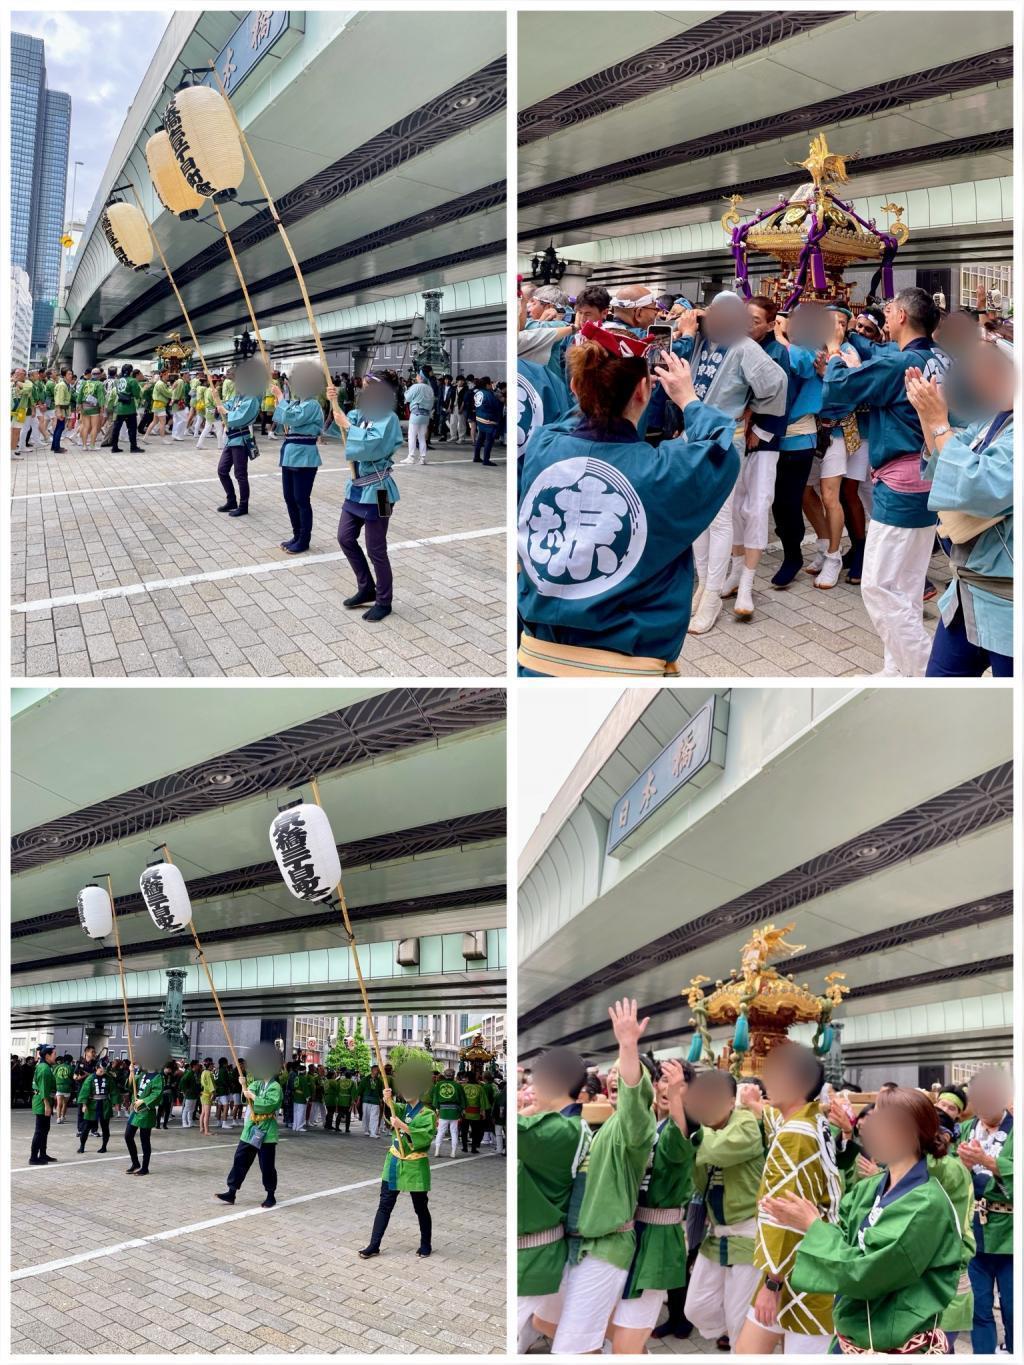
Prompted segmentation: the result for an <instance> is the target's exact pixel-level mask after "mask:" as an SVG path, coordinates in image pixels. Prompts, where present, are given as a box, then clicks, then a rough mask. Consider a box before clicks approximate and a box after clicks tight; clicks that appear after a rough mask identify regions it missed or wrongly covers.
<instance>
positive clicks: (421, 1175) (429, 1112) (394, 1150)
mask: <svg viewBox="0 0 1024 1365" xmlns="http://www.w3.org/2000/svg"><path fill="white" fill-rule="evenodd" d="M392 1107H393V1109H394V1111H395V1117H396V1118H400V1119H403V1120H404V1121H405V1122H406V1123H407V1124H408V1125H409V1131H408V1133H399V1132H394V1130H392V1132H393V1137H392V1140H391V1149H390V1151H389V1152H388V1154H387V1156H386V1157H385V1158H384V1170H383V1171H382V1172H381V1177H380V1178H381V1180H383V1181H384V1183H385V1184H386V1185H387V1186H388V1187H389V1188H390V1189H392V1190H405V1191H408V1192H410V1193H411V1192H413V1191H415V1192H419V1191H421V1190H429V1189H430V1161H429V1160H428V1153H429V1151H430V1144H431V1143H432V1142H433V1140H434V1134H435V1133H436V1132H437V1115H436V1114H435V1113H434V1111H433V1109H429V1108H428V1107H427V1106H426V1105H425V1104H424V1103H423V1101H422V1100H417V1101H416V1104H414V1105H412V1104H406V1103H403V1102H402V1101H401V1100H395V1101H393V1104H392ZM413 1111H414V1112H413Z"/></svg>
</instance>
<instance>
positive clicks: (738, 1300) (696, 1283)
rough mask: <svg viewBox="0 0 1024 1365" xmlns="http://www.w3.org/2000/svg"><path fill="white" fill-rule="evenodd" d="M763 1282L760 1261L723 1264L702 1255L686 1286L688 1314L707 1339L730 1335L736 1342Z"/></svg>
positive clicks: (698, 1258) (686, 1310) (696, 1262)
mask: <svg viewBox="0 0 1024 1365" xmlns="http://www.w3.org/2000/svg"><path fill="white" fill-rule="evenodd" d="M760 1282H761V1272H760V1270H758V1268H757V1266H756V1265H719V1264H718V1263H717V1261H712V1260H710V1259H709V1257H707V1256H698V1257H697V1259H696V1261H695V1262H694V1264H693V1272H692V1274H691V1275H690V1284H689V1287H688V1288H687V1290H686V1308H685V1310H684V1311H685V1313H686V1316H687V1317H688V1318H689V1319H690V1321H691V1322H692V1323H693V1325H694V1327H696V1329H697V1331H698V1332H699V1333H700V1334H701V1336H702V1337H704V1338H705V1340H707V1341H717V1340H718V1338H719V1337H722V1336H728V1338H729V1340H730V1341H731V1342H733V1343H735V1341H736V1338H737V1337H738V1336H739V1334H740V1329H741V1328H742V1326H743V1323H744V1321H745V1320H746V1316H747V1309H748V1308H749V1307H750V1304H751V1302H752V1300H753V1297H754V1295H755V1294H756V1293H757V1288H758V1285H759V1284H760Z"/></svg>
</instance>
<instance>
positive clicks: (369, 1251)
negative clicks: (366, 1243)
mask: <svg viewBox="0 0 1024 1365" xmlns="http://www.w3.org/2000/svg"><path fill="white" fill-rule="evenodd" d="M358 1255H359V1257H360V1259H361V1260H363V1261H368V1260H369V1259H370V1257H371V1256H379V1255H380V1247H363V1249H362V1251H360V1252H359V1253H358Z"/></svg>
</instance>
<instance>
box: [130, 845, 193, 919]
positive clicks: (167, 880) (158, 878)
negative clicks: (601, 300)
mask: <svg viewBox="0 0 1024 1365" xmlns="http://www.w3.org/2000/svg"><path fill="white" fill-rule="evenodd" d="M139 890H140V891H141V892H142V899H143V900H144V901H145V902H146V909H147V910H148V911H149V916H150V919H152V921H153V923H154V924H155V925H156V927H157V928H158V929H163V930H164V931H165V932H167V933H171V934H175V933H177V931H178V930H179V929H184V928H185V926H186V925H187V924H188V923H189V921H190V920H191V918H192V902H191V901H190V900H189V898H188V887H187V886H186V885H185V878H184V877H183V876H182V875H181V869H180V868H178V867H175V866H174V864H173V863H153V864H152V866H150V867H147V868H146V870H145V872H143V874H142V876H141V877H140V878H139Z"/></svg>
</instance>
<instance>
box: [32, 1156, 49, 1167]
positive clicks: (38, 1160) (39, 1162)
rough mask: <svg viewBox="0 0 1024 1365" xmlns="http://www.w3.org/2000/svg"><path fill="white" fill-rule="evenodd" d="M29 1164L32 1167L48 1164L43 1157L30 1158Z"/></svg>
mask: <svg viewBox="0 0 1024 1365" xmlns="http://www.w3.org/2000/svg"><path fill="white" fill-rule="evenodd" d="M28 1164H29V1165H30V1166H45V1165H46V1162H45V1161H44V1160H43V1158H42V1157H41V1156H30V1157H29V1159H28Z"/></svg>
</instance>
